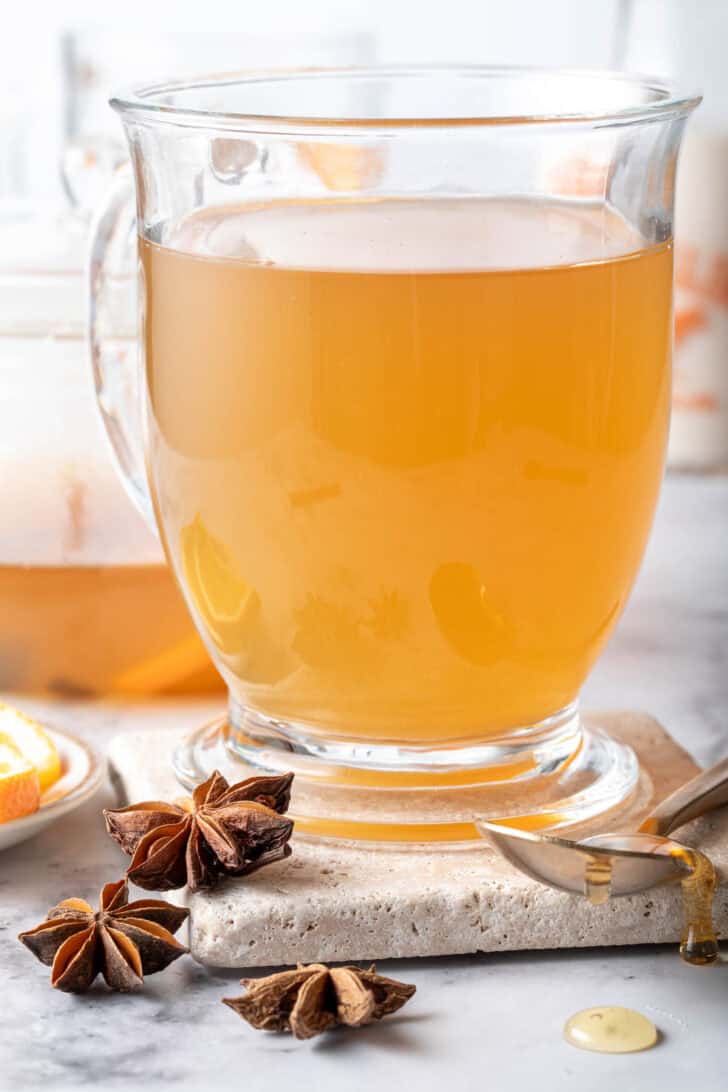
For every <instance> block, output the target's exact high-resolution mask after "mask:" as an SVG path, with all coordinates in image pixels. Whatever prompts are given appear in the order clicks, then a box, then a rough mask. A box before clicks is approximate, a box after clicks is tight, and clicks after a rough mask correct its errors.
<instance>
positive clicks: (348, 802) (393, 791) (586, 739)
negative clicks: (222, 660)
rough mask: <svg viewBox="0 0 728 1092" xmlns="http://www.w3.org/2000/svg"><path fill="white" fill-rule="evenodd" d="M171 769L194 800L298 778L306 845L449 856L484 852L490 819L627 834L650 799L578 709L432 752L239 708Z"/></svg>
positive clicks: (296, 802) (180, 752)
mask: <svg viewBox="0 0 728 1092" xmlns="http://www.w3.org/2000/svg"><path fill="white" fill-rule="evenodd" d="M174 769H175V773H176V774H177V777H178V779H179V780H180V782H181V783H182V784H183V785H185V787H187V788H190V787H192V786H193V785H195V784H198V783H199V782H200V781H201V780H203V779H204V778H206V777H208V776H209V775H210V774H211V773H212V771H213V770H215V769H218V770H220V771H221V773H222V774H223V775H224V776H225V777H226V778H227V779H228V781H230V782H235V781H240V780H243V779H244V778H246V777H251V776H253V775H254V774H256V773H259V772H260V771H261V770H265V771H268V772H273V771H279V772H280V771H285V770H293V772H294V773H295V774H296V778H295V781H294V788H293V795H292V802H291V808H290V814H291V816H292V817H293V819H294V820H295V823H296V834H297V836H304V837H314V838H333V839H344V840H347V841H356V842H369V843H389V844H397V843H410V844H412V843H421V844H437V843H439V844H441V845H443V846H447V847H448V848H450V847H452V846H453V845H457V844H464V845H467V844H468V843H471V842H473V841H476V840H478V839H479V838H480V835H479V834H478V832H477V829H476V827H475V821H476V820H482V819H499V818H505V817H507V818H508V819H509V820H510V821H511V822H512V823H513V824H515V825H517V826H519V827H522V828H525V829H528V830H539V831H544V832H545V831H557V830H558V831H559V832H560V833H563V832H565V831H567V830H568V831H569V832H570V833H577V832H578V833H579V834H581V835H583V834H586V833H587V832H588V831H590V830H592V829H597V828H599V829H604V823H605V822H606V820H607V819H609V821H610V823H611V824H616V823H617V822H619V823H620V824H623V823H625V822H626V820H627V818H628V816H629V814H631V813H632V812H633V811H634V812H635V813H637V811H639V810H640V809H641V808H642V807H643V805H644V804H645V802H646V801H647V800H648V799H649V798H650V795H651V791H652V790H651V785H650V783H649V778H648V777H647V775H646V774H645V773H644V772H643V771H641V770H640V767H639V763H638V761H637V758H636V756H635V753H634V751H633V750H632V748H631V747H629V746H628V745H626V744H624V743H622V742H620V741H618V740H616V739H614V738H612V737H611V736H609V735H607V734H606V733H605V732H604V731H603V729H602V728H600V726H599V723H598V718H593V717H589V718H587V720H586V723H584V721H583V720H582V718H581V716H580V714H579V712H578V708H577V706H576V704H574V705H571V706H569V707H567V708H566V709H564V710H562V711H560V712H559V713H558V714H556V715H554V716H553V717H550V718H548V719H547V720H546V721H542V722H541V723H540V724H538V725H531V726H529V727H528V728H524V729H523V730H521V732H520V733H516V734H515V735H514V734H509V735H508V737H507V738H505V737H504V738H503V739H502V740H489V741H488V743H485V744H482V745H473V744H468V746H462V747H459V748H457V747H446V748H444V747H438V748H432V749H429V750H428V749H425V748H422V747H418V748H414V747H413V746H412V745H409V746H397V745H394V744H376V743H372V742H371V741H366V740H361V741H351V740H347V741H344V740H333V741H332V740H331V739H326V740H322V739H321V737H320V736H318V737H317V736H313V735H308V736H307V735H306V734H305V731H302V726H301V725H291V724H286V723H283V722H281V721H278V720H273V719H271V718H267V717H265V716H263V715H262V714H260V713H259V712H256V711H254V710H250V709H243V708H237V709H234V710H233V712H232V715H231V716H230V717H220V718H219V719H217V720H215V721H214V722H212V723H211V724H207V725H204V726H203V727H201V728H199V729H196V730H195V731H193V732H192V733H191V734H190V735H188V736H187V737H186V738H185V739H184V740H183V741H182V742H181V743H180V745H179V746H178V747H177V749H176V751H175V754H174Z"/></svg>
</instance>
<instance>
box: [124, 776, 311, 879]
mask: <svg viewBox="0 0 728 1092" xmlns="http://www.w3.org/2000/svg"><path fill="white" fill-rule="evenodd" d="M292 781H293V774H291V773H287V774H281V775H280V776H274V777H250V778H248V780H247V781H241V782H239V783H238V784H237V785H228V783H227V781H226V780H225V778H224V777H223V776H222V774H220V773H218V771H217V770H216V771H215V772H214V773H213V774H212V776H211V777H209V778H208V779H207V781H205V782H204V783H203V784H202V785H198V786H197V788H196V789H195V790H194V791H193V793H192V798H191V799H189V798H186V799H183V800H180V801H178V802H176V803H174V804H166V803H164V802H163V801H161V800H148V801H145V802H144V803H141V804H130V805H129V806H128V807H126V808H118V809H116V810H106V811H104V818H105V820H106V829H107V831H108V832H109V834H110V835H111V837H112V838H114V839H115V840H116V841H117V842H118V843H119V845H120V846H121V848H122V849H123V850H124V852H125V853H128V854H129V856H130V857H131V864H130V865H129V868H128V869H127V873H126V874H127V876H128V877H129V879H130V880H131V881H132V883H135V884H137V886H138V887H143V888H145V889H146V890H147V891H170V890H171V889H172V888H175V887H184V886H185V884H186V885H187V887H188V888H189V889H190V891H200V890H202V889H203V888H208V887H213V886H214V884H215V883H216V882H217V880H218V879H219V878H220V877H221V876H243V875H245V874H246V873H248V872H252V871H253V870H254V869H256V868H261V867H262V866H263V865H266V864H271V863H272V862H273V861H278V860H280V859H281V858H283V857H287V856H288V855H289V854H290V852H291V848H290V846H289V845H288V839H289V838H290V837H291V831H292V830H293V820H292V819H288V818H286V817H285V816H283V815H282V814H281V813H282V812H284V811H285V810H286V808H287V807H288V804H289V801H290V798H291V782H292Z"/></svg>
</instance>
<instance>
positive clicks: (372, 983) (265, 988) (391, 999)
mask: <svg viewBox="0 0 728 1092" xmlns="http://www.w3.org/2000/svg"><path fill="white" fill-rule="evenodd" d="M241 985H242V986H245V987H246V989H247V991H248V992H247V993H246V994H245V996H244V997H225V998H223V1003H224V1004H226V1005H229V1006H230V1008H231V1009H234V1010H235V1012H237V1014H238V1016H242V1018H243V1019H244V1020H247V1021H248V1023H249V1024H251V1025H252V1026H253V1027H254V1028H262V1029H263V1030H264V1031H291V1032H293V1034H294V1035H295V1037H296V1038H297V1039H311V1038H313V1036H314V1035H320V1034H321V1032H322V1031H326V1029H327V1028H330V1027H334V1026H335V1025H336V1024H345V1025H346V1026H347V1027H352V1028H358V1027H361V1025H362V1024H368V1023H370V1022H371V1021H372V1020H381V1018H382V1017H383V1016H389V1014H390V1013H392V1012H396V1011H397V1009H401V1008H402V1005H404V1004H405V1003H406V1002H407V1001H409V999H410V997H411V996H412V994H413V993H414V992H415V987H414V986H410V985H408V984H407V983H406V982H397V980H396V979H394V978H384V977H383V976H382V975H379V974H377V973H376V967H375V966H374V964H373V963H372V965H371V967H370V968H369V970H368V971H362V970H360V969H359V967H327V966H326V965H325V964H323V963H310V964H309V965H308V966H307V967H304V966H303V965H302V964H300V963H299V965H298V967H297V968H296V970H295V971H281V972H280V973H279V974H271V975H268V977H267V978H243V979H242V981H241Z"/></svg>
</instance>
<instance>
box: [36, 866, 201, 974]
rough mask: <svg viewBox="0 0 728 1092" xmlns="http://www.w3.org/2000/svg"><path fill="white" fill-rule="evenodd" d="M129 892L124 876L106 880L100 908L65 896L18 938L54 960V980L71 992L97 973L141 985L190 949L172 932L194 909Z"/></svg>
mask: <svg viewBox="0 0 728 1092" xmlns="http://www.w3.org/2000/svg"><path fill="white" fill-rule="evenodd" d="M128 897H129V889H128V887H127V883H126V880H119V881H118V882H117V883H107V884H106V885H105V887H104V888H103V890H102V892H101V900H100V909H99V910H97V911H96V912H95V913H94V910H93V908H92V907H91V906H89V904H88V903H87V902H85V901H84V900H83V899H64V900H63V902H59V903H58V905H57V906H54V907H53V909H52V910H49V912H48V917H47V919H46V920H45V921H44V922H42V923H41V924H40V925H37V926H36V927H35V929H29V930H28V931H27V932H25V933H21V934H20V936H19V937H18V940H21V941H22V942H23V944H24V945H25V946H26V948H30V950H31V952H32V953H33V955H35V956H37V957H38V959H39V960H40V961H41V963H45V964H46V965H48V966H52V970H51V986H55V987H56V989H59V990H63V991H64V992H65V993H83V992H84V991H85V990H87V989H88V988H89V986H90V985H91V983H92V982H93V980H94V979H95V978H96V975H97V974H102V975H103V976H104V978H105V979H106V982H107V984H108V985H109V986H110V987H111V989H112V990H123V991H128V990H136V989H139V987H140V986H141V985H142V984H143V981H144V975H145V974H154V973H155V972H156V971H163V970H164V968H165V967H167V966H169V964H170V963H172V962H173V961H174V960H175V959H178V958H179V957H180V956H181V955H184V953H185V952H187V951H188V950H189V949H187V948H185V946H184V945H183V944H180V942H179V941H178V940H175V938H174V937H173V936H172V934H173V933H176V932H177V930H178V929H179V927H180V925H182V923H183V922H184V921H185V920H186V919H187V917H188V915H189V910H184V909H182V908H181V907H179V906H172V905H170V903H168V902H162V901H161V899H140V900H139V901H138V902H128Z"/></svg>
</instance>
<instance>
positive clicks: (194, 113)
mask: <svg viewBox="0 0 728 1092" xmlns="http://www.w3.org/2000/svg"><path fill="white" fill-rule="evenodd" d="M447 76H451V77H455V78H457V77H461V78H463V77H464V78H470V79H482V80H490V81H496V80H502V79H507V78H516V79H518V78H520V79H523V80H525V79H528V78H530V79H533V80H536V79H540V80H544V81H545V80H553V79H557V78H558V79H561V80H567V81H568V80H573V81H574V83H575V84H576V82H577V81H582V82H583V81H585V80H589V81H594V82H595V83H597V82H601V83H603V84H604V85H609V84H613V85H614V84H616V85H618V86H621V87H624V86H631V87H632V88H634V91H635V102H633V103H629V104H626V105H622V106H620V107H617V108H614V109H601V110H598V109H595V110H576V109H575V110H566V111H562V112H541V111H538V110H535V111H533V112H524V113H516V114H502V115H501V114H495V113H494V114H478V113H473V114H472V115H470V114H465V113H458V114H452V115H447V116H446V115H444V114H443V116H436V117H435V116H414V115H402V116H391V117H390V116H381V115H375V114H370V115H368V114H357V115H351V116H346V115H343V114H342V115H338V116H337V115H336V114H331V115H324V114H316V113H297V112H295V111H294V112H263V113H260V112H256V111H250V112H246V111H239V110H209V109H205V108H202V107H200V106H194V105H192V106H187V105H175V104H170V103H169V101H161V100H163V99H168V98H169V96H171V95H174V94H180V93H183V92H194V91H195V90H199V91H201V92H204V91H206V90H209V89H211V88H224V87H229V86H238V87H239V86H245V85H250V86H251V87H253V86H255V85H258V84H265V83H267V84H284V83H289V84H294V85H295V84H296V83H301V82H303V81H319V80H326V79H331V80H337V81H339V82H341V81H343V80H351V81H356V80H367V79H368V80H376V79H379V80H401V79H422V78H428V77H429V78H435V77H447ZM639 93H641V94H642V96H645V95H650V94H651V95H653V96H654V99H653V101H644V98H643V99H642V100H641V101H637V98H638V94H639ZM293 99H294V101H295V95H294V96H293ZM701 101H702V95H701V94H700V93H699V92H697V91H692V90H687V89H684V88H681V87H680V86H679V85H678V84H676V83H675V82H673V81H671V80H668V79H665V78H663V77H661V76H654V75H647V74H643V73H633V72H623V71H618V70H616V69H608V68H604V69H598V68H570V67H558V66H555V67H553V66H552V67H549V66H542V65H539V66H531V65H481V64H401V65H400V64H394V65H351V66H346V67H318V66H316V67H295V68H266V69H243V70H240V71H237V72H225V73H213V74H209V75H202V76H199V77H193V78H187V79H181V80H163V81H156V82H154V83H145V84H142V85H141V86H139V85H136V86H135V87H133V88H131V89H127V90H125V91H121V92H120V93H119V94H118V95H114V96H112V98H111V99H110V100H109V105H110V106H111V107H112V109H113V110H115V111H117V113H120V114H122V115H124V116H126V115H138V116H139V117H140V119H141V118H146V119H148V120H149V121H155V122H159V123H162V122H168V123H172V124H176V125H179V124H186V125H192V126H197V127H200V128H205V127H208V126H215V125H216V124H218V125H221V126H223V127H231V126H232V127H235V128H238V129H240V128H253V129H268V130H270V129H273V130H277V131H291V130H304V131H310V130H311V129H323V130H331V129H336V128H346V129H353V130H365V131H366V130H379V129H381V130H385V131H386V130H393V129H394V130H396V129H423V128H426V129H435V130H436V129H448V128H453V127H472V128H483V127H494V126H495V127H501V126H503V127H505V126H518V125H550V124H558V125H561V124H569V123H572V124H573V123H577V124H582V125H619V124H634V123H636V122H645V121H652V120H665V119H666V118H668V117H679V116H681V115H687V114H688V113H690V111H692V110H693V109H695V107H696V106H698V105H699V104H700V102H701Z"/></svg>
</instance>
